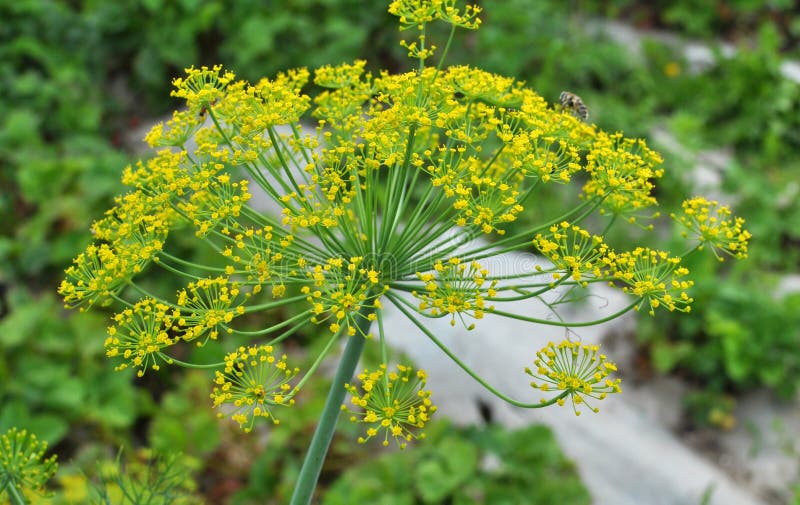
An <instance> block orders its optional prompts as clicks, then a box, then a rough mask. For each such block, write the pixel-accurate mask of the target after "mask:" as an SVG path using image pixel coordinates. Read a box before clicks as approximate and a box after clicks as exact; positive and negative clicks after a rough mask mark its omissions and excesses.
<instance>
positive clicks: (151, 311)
mask: <svg viewBox="0 0 800 505" xmlns="http://www.w3.org/2000/svg"><path fill="white" fill-rule="evenodd" d="M177 317H178V315H177V314H176V313H175V311H173V310H172V309H171V308H170V307H169V306H168V305H165V304H163V303H160V302H158V301H156V300H153V299H152V298H145V299H142V300H140V301H138V302H136V303H135V304H134V305H133V306H132V307H129V308H126V309H124V310H123V311H122V312H118V313H117V314H115V315H114V318H113V320H114V323H115V324H114V325H113V326H109V327H108V338H106V342H105V348H106V356H108V357H109V358H122V359H123V360H124V362H123V363H122V364H120V365H118V366H117V367H116V370H125V369H126V368H128V367H129V366H133V367H134V368H138V371H137V374H138V375H139V377H142V376H143V375H144V374H145V372H146V371H147V369H148V368H152V369H153V370H158V369H159V368H160V365H159V363H158V362H159V360H161V361H165V362H167V363H168V362H169V359H168V358H165V357H164V356H163V355H161V351H162V350H164V349H165V348H167V347H169V346H171V345H173V344H174V343H175V342H176V341H177V339H176V338H174V337H171V336H170V332H171V331H172V330H173V329H174V324H175V320H176V318H177Z"/></svg>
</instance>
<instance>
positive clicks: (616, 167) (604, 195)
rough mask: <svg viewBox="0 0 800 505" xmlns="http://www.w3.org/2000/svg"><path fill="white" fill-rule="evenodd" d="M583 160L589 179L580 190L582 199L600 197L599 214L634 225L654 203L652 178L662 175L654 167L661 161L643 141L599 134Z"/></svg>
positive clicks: (616, 135)
mask: <svg viewBox="0 0 800 505" xmlns="http://www.w3.org/2000/svg"><path fill="white" fill-rule="evenodd" d="M586 160H587V165H586V167H585V170H586V171H587V172H588V173H589V175H590V176H591V178H590V180H589V181H588V182H587V183H586V185H585V186H584V187H583V192H584V196H585V197H586V198H592V197H597V198H601V199H602V208H601V212H605V213H609V214H612V215H615V216H622V217H625V218H627V219H628V220H629V221H630V222H635V221H636V219H637V218H638V217H643V216H644V214H643V213H642V212H643V211H644V210H645V209H647V208H648V207H652V206H654V205H655V204H656V199H655V197H653V196H652V195H651V194H650V193H651V191H652V190H653V187H654V185H653V182H652V179H657V178H660V177H661V176H662V175H663V173H664V171H663V170H662V169H657V168H655V167H657V166H658V165H660V164H661V162H662V159H661V156H659V155H658V153H656V152H654V151H652V150H650V149H649V148H648V147H647V146H646V145H645V143H644V141H643V140H638V139H636V140H635V139H626V138H623V137H622V134H620V133H615V134H607V133H605V132H598V133H597V136H596V137H595V141H594V144H593V145H592V149H591V151H590V152H589V153H588V154H587V155H586ZM656 215H657V214H656ZM647 217H652V216H647Z"/></svg>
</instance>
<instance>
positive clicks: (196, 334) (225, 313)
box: [176, 277, 259, 345]
mask: <svg viewBox="0 0 800 505" xmlns="http://www.w3.org/2000/svg"><path fill="white" fill-rule="evenodd" d="M258 288H259V286H256V288H255V289H254V292H258V291H259V289H258ZM250 296H251V293H242V292H241V291H240V287H239V285H238V284H237V283H235V282H234V283H231V282H230V280H229V279H227V278H226V277H216V278H209V279H200V280H197V281H195V282H190V283H189V284H188V285H187V286H186V288H184V289H182V290H180V291H179V292H178V301H177V304H178V306H179V307H180V311H179V313H178V315H177V321H176V323H177V325H178V326H179V327H180V329H181V330H182V331H183V335H182V337H183V339H184V340H187V341H192V340H196V339H198V338H200V337H201V336H203V335H205V336H206V339H205V340H204V341H203V342H198V345H200V344H202V343H204V342H205V341H207V340H208V339H211V340H216V339H217V337H218V336H219V328H220V326H224V325H227V324H229V323H230V322H231V321H233V318H234V317H237V316H241V315H242V314H244V312H245V309H244V306H243V305H242V303H244V301H245V300H246V299H247V298H249V297H250Z"/></svg>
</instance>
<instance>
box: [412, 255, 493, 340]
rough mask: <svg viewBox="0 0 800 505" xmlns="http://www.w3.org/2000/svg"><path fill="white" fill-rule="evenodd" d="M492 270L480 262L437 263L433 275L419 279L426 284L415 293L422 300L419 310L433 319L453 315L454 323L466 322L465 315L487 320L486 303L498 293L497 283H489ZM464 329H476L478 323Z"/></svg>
mask: <svg viewBox="0 0 800 505" xmlns="http://www.w3.org/2000/svg"><path fill="white" fill-rule="evenodd" d="M488 275H489V271H488V270H487V269H486V268H484V267H482V266H481V265H480V264H478V263H477V262H474V261H473V262H471V263H469V264H465V263H462V262H461V260H460V259H459V258H450V259H449V260H447V262H442V261H437V262H436V264H435V265H434V266H433V272H427V273H424V274H423V273H419V272H417V278H419V280H420V281H422V282H424V283H425V289H424V290H420V291H416V290H415V291H412V292H411V294H412V295H413V296H414V297H415V298H418V299H419V300H420V303H419V310H420V311H422V312H424V313H429V314H430V315H431V316H433V317H441V316H447V315H449V316H450V324H451V325H453V326H454V325H455V324H456V316H458V317H459V318H460V319H461V321H462V322H464V316H470V317H473V318H475V319H483V316H484V314H485V310H484V309H486V308H488V307H487V306H486V300H487V299H490V298H492V297H493V296H495V295H496V294H497V291H496V290H495V286H496V285H497V281H489V282H486V277H487V276H488ZM464 326H466V327H467V329H470V330H471V329H473V328H474V327H475V325H474V324H469V325H467V324H466V323H465V324H464Z"/></svg>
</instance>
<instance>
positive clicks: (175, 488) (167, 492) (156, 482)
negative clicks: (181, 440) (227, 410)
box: [89, 452, 202, 505]
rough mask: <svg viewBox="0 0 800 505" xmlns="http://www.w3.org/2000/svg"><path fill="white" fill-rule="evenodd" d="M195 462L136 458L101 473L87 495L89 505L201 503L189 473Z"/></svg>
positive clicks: (167, 457) (177, 456)
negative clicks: (88, 496) (96, 483)
mask: <svg viewBox="0 0 800 505" xmlns="http://www.w3.org/2000/svg"><path fill="white" fill-rule="evenodd" d="M196 466H197V462H196V461H195V460H192V459H191V458H187V457H185V456H183V455H181V454H179V453H172V454H169V455H160V454H156V455H151V454H149V453H147V452H142V453H139V454H137V457H136V458H133V459H131V460H129V461H126V462H124V463H123V462H122V460H121V457H118V458H117V461H116V462H115V463H113V464H109V463H105V464H103V465H102V468H101V470H100V479H99V484H98V485H96V486H95V489H94V490H93V493H90V496H91V498H90V500H89V501H90V503H91V504H92V505H112V504H113V505H190V504H197V503H202V501H201V500H200V498H199V497H198V496H196V495H194V490H195V488H196V483H195V481H194V479H193V478H192V471H193V470H195V469H196Z"/></svg>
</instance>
